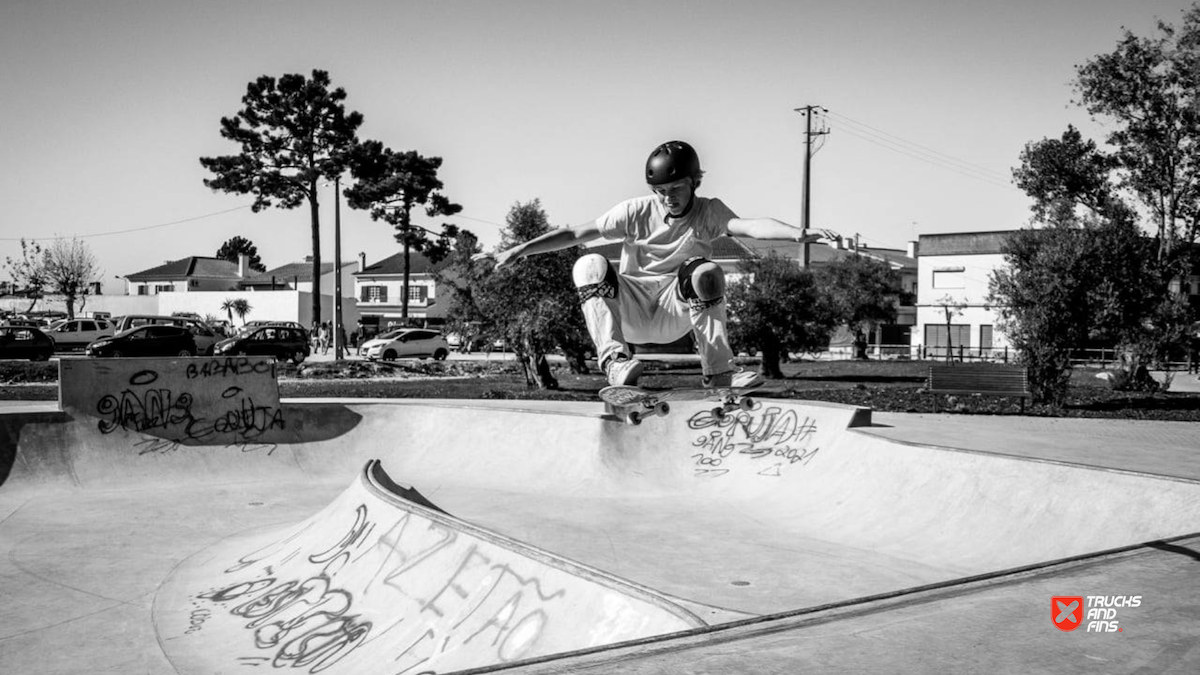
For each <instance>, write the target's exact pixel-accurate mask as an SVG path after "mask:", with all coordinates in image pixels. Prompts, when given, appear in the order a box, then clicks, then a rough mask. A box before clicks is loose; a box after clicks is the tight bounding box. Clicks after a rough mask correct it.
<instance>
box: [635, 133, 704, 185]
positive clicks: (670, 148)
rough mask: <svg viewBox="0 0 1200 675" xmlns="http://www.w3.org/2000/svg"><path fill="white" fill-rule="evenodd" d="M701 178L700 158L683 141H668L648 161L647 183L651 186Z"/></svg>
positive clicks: (655, 150) (656, 149)
mask: <svg viewBox="0 0 1200 675" xmlns="http://www.w3.org/2000/svg"><path fill="white" fill-rule="evenodd" d="M699 177H700V157H699V156H698V155H696V151H695V150H694V149H693V148H692V146H690V145H688V144H687V143H684V142H683V141H667V142H666V143H663V144H662V145H660V146H658V147H657V148H655V149H654V152H652V153H650V157H649V158H647V159H646V182H647V183H649V184H650V185H662V184H663V183H671V182H673V181H677V180H683V179H684V178H699Z"/></svg>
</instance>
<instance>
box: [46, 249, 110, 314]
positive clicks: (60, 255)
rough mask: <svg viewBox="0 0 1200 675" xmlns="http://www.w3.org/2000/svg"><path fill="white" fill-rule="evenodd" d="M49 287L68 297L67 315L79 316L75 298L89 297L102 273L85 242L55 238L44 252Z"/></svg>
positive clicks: (47, 285)
mask: <svg viewBox="0 0 1200 675" xmlns="http://www.w3.org/2000/svg"><path fill="white" fill-rule="evenodd" d="M42 265H43V267H44V269H45V274H46V287H47V288H48V289H50V290H51V291H52V292H54V293H61V294H62V295H64V296H66V305H67V318H68V319H73V318H75V300H76V299H78V298H80V297H82V296H86V295H87V293H88V286H89V285H90V284H91V283H92V282H93V281H96V279H97V277H99V276H100V265H99V263H97V262H96V256H95V255H93V254H92V251H91V249H90V248H88V245H87V244H85V243H84V242H82V241H80V240H78V239H75V238H72V239H69V240H68V239H55V240H54V241H53V242H52V243H51V244H50V245H49V246H48V247H46V250H45V252H44V253H43V255H42Z"/></svg>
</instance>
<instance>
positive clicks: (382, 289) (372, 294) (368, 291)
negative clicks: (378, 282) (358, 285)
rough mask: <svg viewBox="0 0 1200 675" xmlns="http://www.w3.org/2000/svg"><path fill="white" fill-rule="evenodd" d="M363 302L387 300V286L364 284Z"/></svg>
mask: <svg viewBox="0 0 1200 675" xmlns="http://www.w3.org/2000/svg"><path fill="white" fill-rule="evenodd" d="M362 301H363V302H387V286H363V288H362Z"/></svg>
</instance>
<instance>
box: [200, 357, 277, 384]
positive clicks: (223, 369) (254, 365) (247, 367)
mask: <svg viewBox="0 0 1200 675" xmlns="http://www.w3.org/2000/svg"><path fill="white" fill-rule="evenodd" d="M250 374H260V375H271V376H272V377H274V376H275V362H274V361H271V360H269V359H260V360H257V361H252V360H250V359H248V358H246V357H244V356H241V357H229V358H224V359H208V360H206V361H204V362H203V363H199V364H197V363H196V362H194V361H191V362H189V363H188V364H187V367H186V368H185V369H184V376H185V377H187V379H189V380H195V379H198V378H206V377H237V376H239V375H250Z"/></svg>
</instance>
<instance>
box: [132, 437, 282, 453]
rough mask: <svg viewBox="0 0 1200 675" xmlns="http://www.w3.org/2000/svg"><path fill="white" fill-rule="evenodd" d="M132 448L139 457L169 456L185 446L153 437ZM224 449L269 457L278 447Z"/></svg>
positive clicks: (261, 445)
mask: <svg viewBox="0 0 1200 675" xmlns="http://www.w3.org/2000/svg"><path fill="white" fill-rule="evenodd" d="M133 447H134V449H135V450H137V454H138V456H139V457H140V456H142V455H169V454H171V453H172V452H175V451H176V450H179V449H181V448H185V447H187V446H185V445H184V444H183V443H181V442H180V441H172V440H168V439H165V438H154V437H153V436H148V437H145V438H143V439H142V440H140V441H137V442H136V443H134V444H133ZM224 447H226V448H232V449H234V450H237V451H239V452H241V453H242V454H250V453H255V452H262V453H264V454H266V455H267V456H268V457H269V456H271V455H273V454H275V450H276V449H277V448H278V447H279V445H278V444H275V443H229V444H227V445H225V446H224Z"/></svg>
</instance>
